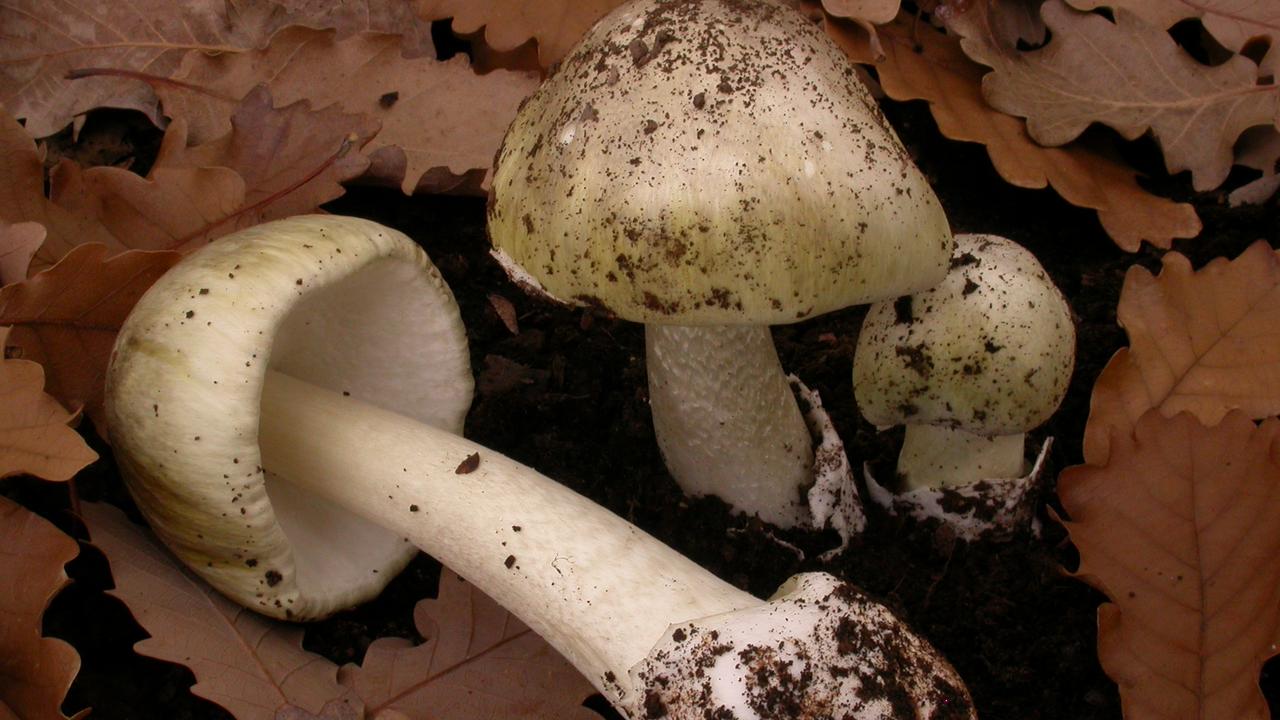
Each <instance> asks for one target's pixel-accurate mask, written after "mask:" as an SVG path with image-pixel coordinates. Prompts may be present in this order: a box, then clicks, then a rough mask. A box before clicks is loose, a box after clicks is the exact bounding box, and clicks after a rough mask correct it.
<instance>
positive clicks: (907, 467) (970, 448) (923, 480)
mask: <svg viewBox="0 0 1280 720" xmlns="http://www.w3.org/2000/svg"><path fill="white" fill-rule="evenodd" d="M1025 473H1026V460H1025V459H1024V458H1023V434H1022V433H1017V434H1015V435H996V436H994V437H987V436H985V435H975V434H974V433H971V432H967V431H965V430H960V429H958V428H949V427H942V426H939V425H908V426H907V432H906V435H905V436H904V437H903V439H902V451H901V452H900V453H899V454H898V474H899V475H901V476H902V478H903V484H902V488H901V489H902V490H903V491H906V490H915V489H916V488H922V487H932V488H941V487H955V486H957V485H970V484H973V483H976V482H978V481H979V480H992V479H997V478H1017V477H1022V476H1023V475H1024V474H1025Z"/></svg>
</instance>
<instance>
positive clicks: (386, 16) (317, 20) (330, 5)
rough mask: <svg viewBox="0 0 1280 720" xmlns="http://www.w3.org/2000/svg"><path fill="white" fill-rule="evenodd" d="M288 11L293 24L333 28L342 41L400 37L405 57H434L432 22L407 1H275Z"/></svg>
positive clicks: (401, 49) (401, 48)
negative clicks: (372, 36)
mask: <svg viewBox="0 0 1280 720" xmlns="http://www.w3.org/2000/svg"><path fill="white" fill-rule="evenodd" d="M275 1H276V2H277V3H278V4H279V5H280V6H281V7H283V8H284V9H285V10H287V11H288V12H289V16H290V20H291V22H292V23H294V24H298V25H305V26H307V27H310V28H321V29H323V28H333V29H334V30H336V31H337V33H338V39H339V40H345V39H346V38H349V37H351V36H352V35H356V34H359V33H362V32H376V33H391V34H394V35H399V36H400V51H401V52H402V53H403V54H404V56H405V57H408V58H415V57H433V56H434V55H435V52H436V47H435V43H433V42H432V41H431V22H430V21H428V20H425V19H423V18H422V17H420V16H419V15H418V14H417V13H416V12H414V8H413V3H411V2H405V0H343V1H342V2H334V1H333V0H275Z"/></svg>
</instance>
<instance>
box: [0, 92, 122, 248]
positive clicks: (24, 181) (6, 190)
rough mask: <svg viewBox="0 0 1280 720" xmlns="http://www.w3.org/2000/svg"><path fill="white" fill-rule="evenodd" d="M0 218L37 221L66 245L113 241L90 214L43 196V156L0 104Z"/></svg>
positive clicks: (21, 127)
mask: <svg viewBox="0 0 1280 720" xmlns="http://www.w3.org/2000/svg"><path fill="white" fill-rule="evenodd" d="M0 221H4V222H7V223H22V222H37V223H40V224H41V225H43V226H44V227H45V229H46V231H47V232H48V236H49V239H50V240H51V241H53V242H55V243H60V244H62V245H63V246H66V247H70V246H73V245H77V244H80V243H90V242H98V243H104V244H106V243H115V239H114V238H112V237H111V233H109V232H107V230H106V228H104V227H102V225H101V224H99V223H97V222H95V221H94V220H93V219H92V218H88V217H81V216H78V215H76V214H74V213H71V212H68V211H67V210H66V209H65V208H61V207H58V206H57V205H56V204H54V203H53V202H52V201H50V200H49V199H48V198H47V197H45V194H44V159H43V158H42V157H41V154H40V152H39V151H37V150H36V143H35V140H33V139H32V138H31V135H29V134H28V133H27V131H26V129H25V128H23V126H22V124H21V123H19V122H18V121H17V120H15V119H14V118H13V117H12V116H11V115H9V114H8V113H7V112H5V111H4V108H0ZM48 265H49V263H45V265H44V266H45V267H48ZM35 269H37V270H38V269H39V268H35Z"/></svg>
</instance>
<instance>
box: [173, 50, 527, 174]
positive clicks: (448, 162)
mask: <svg viewBox="0 0 1280 720" xmlns="http://www.w3.org/2000/svg"><path fill="white" fill-rule="evenodd" d="M178 79H179V80H180V81H181V83H182V85H181V86H178V85H175V86H172V87H169V88H167V89H161V90H160V92H161V94H162V95H163V96H164V98H165V107H166V109H167V111H170V110H171V111H172V114H173V115H174V116H175V117H182V118H185V119H187V120H188V122H189V123H190V128H191V135H192V138H194V139H196V140H197V141H199V142H204V141H205V139H206V138H209V137H212V136H214V135H217V134H221V133H223V132H225V129H226V127H228V126H229V119H230V115H231V107H232V106H233V103H232V102H231V101H230V98H241V97H244V96H245V95H246V94H248V92H249V91H250V90H251V89H252V88H253V87H254V86H256V85H258V84H259V83H260V82H263V81H267V85H268V88H269V89H270V91H271V94H272V96H273V97H274V98H275V101H276V102H277V103H279V104H283V105H288V104H290V103H295V102H298V101H301V100H307V101H309V102H310V103H311V105H312V107H326V106H328V105H331V104H333V105H336V106H337V107H338V108H340V109H341V110H342V111H343V112H347V113H354V114H364V115H368V116H369V117H372V118H374V119H375V120H377V121H379V122H381V123H382V129H381V131H380V132H379V133H378V135H377V136H376V137H375V138H374V139H373V141H372V142H370V143H369V144H368V145H367V146H366V147H365V151H366V152H367V153H368V154H369V155H370V158H371V161H372V162H373V164H374V165H375V166H377V167H382V168H387V167H391V168H395V169H397V170H399V169H400V168H403V176H402V177H400V178H396V181H398V184H399V185H400V186H401V188H402V189H403V190H404V191H405V192H406V193H412V192H414V191H415V189H419V187H420V181H421V179H422V178H424V177H428V176H429V175H430V173H431V171H432V170H433V169H435V168H446V169H447V170H448V171H449V174H450V177H456V176H461V175H465V174H466V173H467V172H469V171H474V170H483V169H487V168H489V167H490V166H491V165H492V164H493V157H494V155H495V154H496V152H497V149H498V146H499V145H500V144H501V142H502V138H503V136H504V135H505V134H506V130H507V126H508V125H509V124H510V122H511V120H512V119H513V118H514V117H515V112H516V108H517V106H518V105H519V103H520V101H521V100H523V99H524V98H525V97H526V96H527V95H529V93H531V92H533V90H534V88H536V87H537V85H538V82H539V80H538V77H537V76H536V75H535V74H533V73H517V72H511V71H506V70H497V71H494V72H491V73H489V74H487V75H483V76H481V75H477V74H476V73H475V72H473V71H472V70H471V68H469V67H468V66H467V62H466V59H465V58H464V57H461V56H459V57H455V58H453V59H451V60H448V61H444V62H441V61H437V60H434V59H431V58H417V59H409V58H405V57H404V56H403V55H402V54H401V53H400V50H399V44H398V39H397V37H396V36H394V35H382V34H375V33H362V34H360V35H356V36H353V37H350V38H347V39H346V40H336V39H335V38H334V36H333V33H332V32H320V31H315V30H308V29H306V28H289V29H286V30H283V31H281V32H280V33H279V34H277V35H276V37H275V38H273V39H272V42H271V45H270V46H269V47H267V48H266V49H264V50H262V51H261V52H256V53H249V54H244V55H237V56H227V55H224V56H218V57H210V56H207V55H202V54H193V55H191V56H189V57H188V59H187V61H186V62H184V64H183V68H182V70H181V72H180V73H179V76H178ZM476 108H483V112H477V111H476ZM427 189H431V188H427Z"/></svg>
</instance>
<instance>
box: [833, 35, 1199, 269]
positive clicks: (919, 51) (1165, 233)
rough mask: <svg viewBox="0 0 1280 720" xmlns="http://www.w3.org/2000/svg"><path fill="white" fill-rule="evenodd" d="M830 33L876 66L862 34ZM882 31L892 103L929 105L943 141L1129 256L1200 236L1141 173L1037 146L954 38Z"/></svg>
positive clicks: (1190, 219)
mask: <svg viewBox="0 0 1280 720" xmlns="http://www.w3.org/2000/svg"><path fill="white" fill-rule="evenodd" d="M826 27H827V32H828V33H829V34H830V35H831V36H832V37H833V38H835V40H836V42H837V43H838V44H839V45H840V46H841V47H842V48H843V49H844V51H845V52H846V53H847V54H848V55H849V56H850V57H851V58H852V59H853V60H854V62H859V63H866V64H872V63H873V62H874V57H873V55H872V53H871V52H870V50H869V48H868V43H867V39H866V37H865V35H863V34H862V33H861V31H860V30H859V29H858V28H857V27H855V26H853V25H852V24H850V23H844V22H840V21H837V20H830V19H829V20H828V22H827V23H826ZM877 31H878V33H879V35H880V39H881V41H882V42H883V45H884V50H885V57H884V59H883V60H882V61H881V62H879V63H874V65H875V69H876V71H877V73H878V74H879V79H880V83H881V85H882V86H883V87H884V90H885V92H886V93H887V94H888V95H889V97H892V98H893V99H895V100H927V101H928V102H929V109H930V111H931V112H932V113H933V116H934V118H935V119H936V120H937V121H938V128H939V130H941V131H942V134H943V135H945V136H947V137H949V138H951V139H953V140H964V141H968V142H978V143H982V144H983V145H985V146H986V148H987V153H988V155H990V157H991V162H992V164H993V165H994V166H995V168H996V171H997V172H998V173H1000V176H1001V177H1003V178H1004V179H1005V180H1007V181H1009V182H1010V183H1011V184H1013V185H1016V186H1018V187H1024V188H1043V187H1045V186H1046V185H1051V186H1052V187H1053V189H1054V190H1056V191H1057V192H1058V194H1059V195H1061V196H1062V197H1063V199H1065V200H1066V201H1067V202H1070V203H1071V204H1073V205H1078V206H1080V207H1087V208H1093V209H1095V210H1097V211H1098V219H1099V220H1100V221H1101V222H1102V227H1103V228H1104V229H1105V230H1106V231H1107V233H1108V234H1109V235H1110V236H1111V238H1112V239H1113V240H1115V242H1116V244H1117V245H1119V246H1120V247H1121V248H1123V249H1125V250H1129V251H1134V250H1137V249H1138V247H1139V246H1140V245H1141V243H1142V241H1144V240H1145V241H1147V242H1149V243H1151V244H1153V245H1156V246H1158V247H1164V248H1167V247H1169V246H1170V244H1171V242H1172V240H1173V239H1174V238H1184V237H1193V236H1195V235H1196V234H1198V233H1199V232H1200V219H1199V218H1198V217H1196V213H1195V210H1194V208H1192V207H1191V206H1190V205H1188V204H1186V203H1175V202H1173V201H1171V200H1168V199H1166V198H1161V197H1157V196H1155V195H1152V194H1150V193H1148V192H1147V191H1146V190H1143V189H1142V187H1141V186H1139V185H1138V182H1137V180H1136V178H1135V175H1136V173H1135V172H1134V171H1133V170H1132V169H1130V168H1128V167H1125V166H1124V165H1122V164H1120V163H1119V162H1117V161H1116V160H1115V159H1114V158H1112V157H1110V156H1108V155H1104V154H1102V153H1100V152H1098V151H1096V150H1093V149H1090V148H1088V147H1085V146H1083V145H1079V144H1077V145H1072V146H1068V147H1062V148H1046V147H1041V146H1040V145H1037V144H1036V143H1035V142H1034V141H1032V140H1031V138H1030V137H1029V136H1028V135H1027V131H1026V127H1025V125H1024V123H1023V122H1022V120H1019V119H1018V118H1014V117H1010V116H1008V115H1005V114H1004V113H1000V112H997V111H995V110H993V109H992V108H991V107H990V106H988V105H987V104H986V102H985V101H984V100H983V99H982V93H981V89H980V88H981V81H982V75H983V73H984V72H985V70H984V69H983V68H982V66H980V65H978V64H977V63H975V62H973V61H972V60H970V59H969V58H967V57H965V55H964V53H963V52H962V51H961V49H960V45H959V42H958V41H957V40H956V38H954V37H950V36H948V35H945V34H943V33H941V32H939V31H936V30H934V29H933V28H931V27H928V26H927V25H924V24H922V23H920V24H918V23H916V21H915V20H914V19H913V18H912V17H911V16H909V15H901V14H900V15H899V16H898V18H897V19H895V20H894V21H893V22H892V23H889V24H887V25H883V26H880V27H879V28H877Z"/></svg>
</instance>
